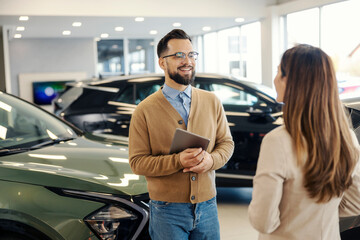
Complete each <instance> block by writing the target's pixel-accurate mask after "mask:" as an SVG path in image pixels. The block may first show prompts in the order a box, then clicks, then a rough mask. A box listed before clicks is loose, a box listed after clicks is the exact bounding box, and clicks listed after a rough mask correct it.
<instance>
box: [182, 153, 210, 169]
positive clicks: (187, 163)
mask: <svg viewBox="0 0 360 240" xmlns="http://www.w3.org/2000/svg"><path fill="white" fill-rule="evenodd" d="M204 155H205V151H203V150H202V149H201V148H188V149H185V150H184V151H182V152H181V153H180V162H181V165H182V166H183V167H184V168H185V169H186V168H191V167H194V166H196V165H198V164H199V163H200V162H201V161H202V159H203V158H204Z"/></svg>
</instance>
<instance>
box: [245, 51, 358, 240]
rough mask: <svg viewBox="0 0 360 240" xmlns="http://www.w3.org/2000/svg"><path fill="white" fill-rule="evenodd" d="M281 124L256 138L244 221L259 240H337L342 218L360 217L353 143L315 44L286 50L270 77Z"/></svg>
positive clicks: (327, 63)
mask: <svg viewBox="0 0 360 240" xmlns="http://www.w3.org/2000/svg"><path fill="white" fill-rule="evenodd" d="M274 83H275V88H276V91H277V93H278V96H277V101H278V102H284V107H283V114H284V122H285V126H281V127H278V128H276V129H274V130H273V131H271V132H270V133H269V134H267V135H266V136H265V137H264V139H263V142H262V145H261V151H260V156H259V161H258V166H257V171H256V176H255V178H254V188H253V196H252V201H251V203H250V206H249V219H250V222H251V224H252V225H253V227H254V228H255V229H257V230H258V231H259V232H260V233H259V239H262V240H263V239H271V240H273V239H284V240H285V239H286V240H294V239H301V240H304V239H306V240H309V239H324V240H332V239H336V240H337V239H340V233H339V212H340V214H341V215H342V216H350V215H358V214H360V178H359V176H360V173H357V171H358V170H357V171H356V169H358V167H357V162H358V160H359V144H358V142H357V139H356V137H355V134H354V133H353V131H352V130H350V126H349V121H348V117H347V115H346V114H345V111H344V109H343V106H342V103H341V101H340V99H339V93H338V88H337V82H336V77H335V71H334V68H333V65H332V62H331V59H330V57H329V56H327V55H326V54H325V53H324V52H323V51H322V50H321V49H319V48H315V47H312V46H309V45H298V46H295V47H293V48H291V49H289V50H287V51H286V52H285V53H284V55H283V57H282V59H281V64H280V66H279V67H278V74H277V76H276V77H275V80H274Z"/></svg>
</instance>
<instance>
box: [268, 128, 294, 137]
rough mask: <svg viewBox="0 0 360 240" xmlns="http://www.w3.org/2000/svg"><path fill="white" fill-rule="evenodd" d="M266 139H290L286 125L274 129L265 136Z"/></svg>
mask: <svg viewBox="0 0 360 240" xmlns="http://www.w3.org/2000/svg"><path fill="white" fill-rule="evenodd" d="M265 137H266V138H277V137H290V134H289V132H288V131H287V129H286V127H285V125H280V126H279V127H276V128H274V129H273V130H271V131H270V132H269V133H267V134H266V135H265Z"/></svg>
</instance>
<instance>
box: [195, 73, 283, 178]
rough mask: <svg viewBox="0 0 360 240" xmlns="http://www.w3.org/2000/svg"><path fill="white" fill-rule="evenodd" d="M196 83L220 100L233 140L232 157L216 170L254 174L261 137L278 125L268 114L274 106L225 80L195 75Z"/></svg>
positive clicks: (244, 88)
mask: <svg viewBox="0 0 360 240" xmlns="http://www.w3.org/2000/svg"><path fill="white" fill-rule="evenodd" d="M195 87H198V88H201V89H204V90H208V91H211V92H214V93H215V95H216V96H217V97H218V98H219V99H220V100H221V101H222V103H223V106H224V109H225V113H226V116H227V120H228V123H229V127H230V130H231V134H232V136H233V140H234V143H235V150H234V154H233V156H232V158H231V159H230V161H229V162H228V163H227V164H226V165H225V166H224V167H223V168H222V169H220V170H219V172H228V173H241V174H246V175H254V173H255V170H256V165H257V159H258V155H259V150H260V144H261V141H262V138H263V137H264V136H265V134H266V133H268V132H269V131H270V130H272V129H274V128H275V127H277V126H278V125H277V124H275V122H276V119H275V118H274V117H272V116H271V115H270V112H271V111H272V109H273V108H275V106H273V104H272V103H271V102H269V101H267V100H266V99H264V98H263V97H262V96H261V94H258V93H257V92H256V91H254V90H252V89H251V88H247V87H246V86H241V85H239V84H235V83H229V82H227V81H222V80H220V81H214V80H213V79H200V80H199V79H197V80H196V81H195ZM267 111H269V112H267Z"/></svg>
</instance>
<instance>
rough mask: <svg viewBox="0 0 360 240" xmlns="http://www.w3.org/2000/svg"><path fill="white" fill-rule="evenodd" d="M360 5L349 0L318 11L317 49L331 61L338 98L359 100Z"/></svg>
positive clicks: (359, 2)
mask: <svg viewBox="0 0 360 240" xmlns="http://www.w3.org/2000/svg"><path fill="white" fill-rule="evenodd" d="M359 9H360V1H358V0H352V1H345V2H341V3H336V4H331V5H327V6H324V7H323V8H322V14H321V29H322V32H321V48H322V49H323V50H324V51H325V52H326V53H327V54H329V56H330V57H331V58H332V60H333V62H334V65H335V70H336V75H337V80H338V86H339V92H340V98H343V99H345V98H353V97H359V96H360V67H359V66H360V31H358V30H357V29H358V23H359V22H360V15H359Z"/></svg>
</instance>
